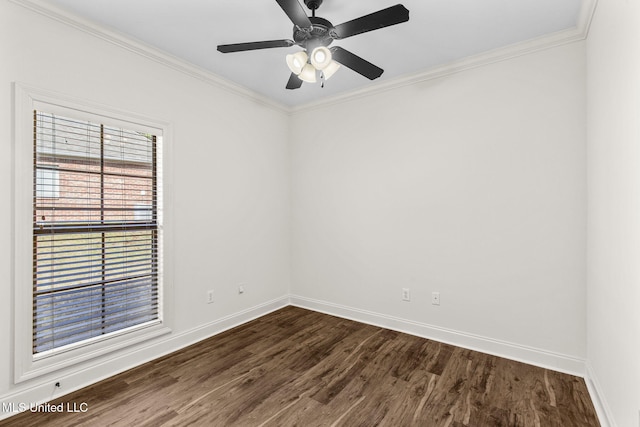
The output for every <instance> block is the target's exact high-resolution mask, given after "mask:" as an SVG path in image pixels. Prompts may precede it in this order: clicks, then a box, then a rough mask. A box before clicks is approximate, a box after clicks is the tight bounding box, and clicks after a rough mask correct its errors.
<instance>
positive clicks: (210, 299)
mask: <svg viewBox="0 0 640 427" xmlns="http://www.w3.org/2000/svg"><path fill="white" fill-rule="evenodd" d="M212 302H213V289H209V290H208V291H207V304H211V303H212Z"/></svg>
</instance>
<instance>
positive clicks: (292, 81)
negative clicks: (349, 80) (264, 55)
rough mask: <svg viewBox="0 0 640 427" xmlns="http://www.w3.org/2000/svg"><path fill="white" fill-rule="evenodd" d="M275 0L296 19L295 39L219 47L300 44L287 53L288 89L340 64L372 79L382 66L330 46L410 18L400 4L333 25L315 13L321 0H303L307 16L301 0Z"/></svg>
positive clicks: (221, 47)
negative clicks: (297, 49) (289, 74)
mask: <svg viewBox="0 0 640 427" xmlns="http://www.w3.org/2000/svg"><path fill="white" fill-rule="evenodd" d="M276 2H277V3H278V5H280V7H281V8H282V10H283V11H284V12H285V13H286V14H287V16H288V17H289V19H290V20H291V22H293V40H268V41H262V42H249V43H236V44H227V45H218V51H219V52H222V53H231V52H243V51H248V50H257V49H269V48H276V47H291V46H294V45H295V46H300V47H301V48H302V49H303V50H302V51H299V52H296V53H294V54H289V55H287V56H286V62H287V66H288V67H289V69H290V70H291V76H290V77H289V82H288V83H287V86H286V88H287V89H298V88H300V86H302V82H303V81H304V82H308V83H315V82H316V81H317V79H316V73H317V71H320V72H321V77H322V78H323V80H328V79H329V78H330V77H331V76H333V75H334V74H335V72H336V71H337V70H338V69H339V68H340V64H342V65H344V66H345V67H347V68H350V69H351V70H353V71H355V72H356V73H358V74H360V75H362V76H364V77H366V78H368V79H370V80H373V79H376V78H378V77H380V76H381V75H382V73H383V72H384V70H383V69H382V68H379V67H377V66H375V65H373V64H372V63H370V62H368V61H366V60H364V59H362V58H360V57H359V56H357V55H355V54H353V53H351V52H349V51H348V50H346V49H343V48H341V47H337V46H334V47H332V48H329V47H328V46H329V45H330V44H331V43H332V42H333V41H334V40H342V39H345V38H347V37H351V36H355V35H358V34H362V33H366V32H369V31H373V30H378V29H380V28H385V27H389V26H391V25H396V24H400V23H403V22H407V21H408V20H409V10H407V8H406V7H404V6H403V5H401V4H397V5H395V6H391V7H388V8H386V9H382V10H379V11H377V12H374V13H371V14H369V15H365V16H361V17H360V18H356V19H354V20H351V21H348V22H344V23H342V24H340V25H335V26H334V25H333V24H332V23H331V22H329V21H328V20H326V19H324V18H320V17H317V16H316V9H318V8H319V7H320V5H321V4H322V0H304V3H305V5H306V6H307V7H308V8H309V9H310V10H311V16H307V13H306V12H305V10H304V8H303V7H302V5H301V4H300V3H299V1H298V0H276ZM309 52H311V53H310V54H309ZM323 85H324V83H323Z"/></svg>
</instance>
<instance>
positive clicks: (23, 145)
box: [12, 83, 173, 383]
mask: <svg viewBox="0 0 640 427" xmlns="http://www.w3.org/2000/svg"><path fill="white" fill-rule="evenodd" d="M14 91H15V92H14V94H15V115H14V118H15V126H14V138H13V141H14V164H13V176H14V193H13V196H14V201H13V202H14V203H13V206H14V233H13V236H12V238H13V247H14V253H13V256H14V260H13V265H14V274H13V283H14V300H15V301H14V302H15V304H14V328H13V333H14V351H15V357H14V365H15V366H14V382H15V383H20V382H23V381H26V380H29V379H32V378H36V377H38V376H41V375H44V374H47V373H51V372H54V371H57V370H60V369H63V368H67V367H70V366H73V365H78V364H79V363H82V362H86V361H89V360H91V359H94V358H97V357H100V356H104V355H106V354H108V353H113V352H116V351H119V350H123V349H126V348H130V347H131V346H135V345H138V344H141V343H143V342H145V341H147V340H150V339H154V338H158V337H160V336H163V335H165V334H168V333H170V332H171V330H172V327H171V326H172V324H173V321H172V309H171V304H170V302H171V301H173V281H172V280H171V277H172V271H173V269H172V264H171V259H172V258H173V257H172V256H171V252H172V250H171V248H172V245H171V243H170V242H171V235H172V233H171V226H170V224H171V221H170V219H171V218H170V213H171V212H170V210H169V209H165V207H166V206H172V205H171V203H170V197H171V194H170V192H169V191H168V190H169V189H170V187H171V186H170V185H169V183H170V178H171V167H170V166H171V165H170V162H168V159H170V158H171V156H170V147H171V138H170V136H171V126H170V124H169V123H167V122H164V121H160V120H157V119H151V118H149V117H145V116H141V115H139V114H135V113H130V112H126V111H123V110H118V109H114V108H111V107H106V106H103V105H98V104H94V103H91V102H88V101H83V100H78V99H75V98H71V97H67V96H63V95H60V94H56V93H53V92H50V91H45V90H41V89H37V88H33V87H29V86H26V85H23V84H20V83H15V84H14ZM34 110H38V111H44V112H48V113H53V114H59V115H63V116H67V117H73V118H75V119H78V120H87V121H92V122H97V123H104V124H105V125H109V126H114V127H121V128H127V129H132V130H136V131H140V132H145V133H150V134H155V135H158V137H159V138H160V141H159V143H158V147H159V150H158V160H157V166H158V169H159V173H158V190H159V193H160V195H159V197H158V232H159V235H160V237H159V254H158V261H159V267H160V271H159V273H158V275H159V277H158V288H159V306H158V310H159V314H158V316H159V320H160V321H159V322H157V324H154V325H151V326H149V325H142V326H140V327H132V328H128V329H125V330H123V331H119V332H114V333H112V334H109V335H108V336H101V337H96V338H92V339H88V340H85V341H82V342H80V343H77V344H76V345H72V346H68V347H63V348H60V349H59V350H58V351H56V350H55V349H54V350H52V351H51V352H50V353H48V354H47V357H44V358H43V357H38V355H37V354H34V353H33V246H32V238H33V188H34V181H33V180H34V176H35V171H34V164H33V143H34V132H35V129H34V125H33V111H34Z"/></svg>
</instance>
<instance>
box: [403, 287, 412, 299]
mask: <svg viewBox="0 0 640 427" xmlns="http://www.w3.org/2000/svg"><path fill="white" fill-rule="evenodd" d="M402 301H411V291H410V290H409V288H402Z"/></svg>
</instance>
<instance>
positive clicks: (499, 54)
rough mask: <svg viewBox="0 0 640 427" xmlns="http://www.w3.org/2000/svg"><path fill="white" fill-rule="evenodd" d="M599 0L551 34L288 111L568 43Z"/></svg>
mask: <svg viewBox="0 0 640 427" xmlns="http://www.w3.org/2000/svg"><path fill="white" fill-rule="evenodd" d="M597 1H598V0H582V6H581V8H580V14H579V16H578V19H577V22H576V25H575V27H573V28H570V29H567V30H563V31H558V32H556V33H552V34H546V35H544V36H541V37H537V38H534V39H530V40H525V41H523V42H519V43H515V44H512V45H508V46H505V47H501V48H497V49H494V50H490V51H487V52H483V53H481V54H478V55H474V56H470V57H467V58H463V59H461V60H458V61H452V62H449V63H446V64H443V65H439V66H437V67H433V68H430V69H428V70H424V71H419V72H417V73H412V74H407V75H404V76H400V77H397V78H394V79H392V80H388V81H385V82H379V83H372V84H370V85H368V86H367V87H365V88H363V89H358V90H355V91H351V92H348V93H343V94H340V95H337V96H334V97H331V98H325V99H322V100H319V101H317V102H311V103H307V104H304V105H300V106H297V107H292V108H291V109H290V110H291V114H295V113H300V112H306V111H310V110H315V109H318V108H324V107H328V106H332V105H336V104H340V103H343V102H348V101H352V100H355V99H359V98H363V97H366V96H370V95H375V94H378V93H382V92H386V91H389V90H394V89H398V88H401V87H404V86H410V85H413V84H417V83H421V82H424V81H427V80H433V79H437V78H442V77H446V76H449V75H453V74H456V73H459V72H462V71H466V70H470V69H473V68H478V67H483V66H485V65H490V64H495V63H498V62H502V61H506V60H509V59H512V58H516V57H519V56H524V55H528V54H531V53H535V52H539V51H543V50H547V49H552V48H555V47H559V46H563V45H566V44H570V43H575V42H579V41H582V40H585V39H586V38H587V36H588V34H589V28H590V26H591V21H592V19H593V15H594V13H595V9H596V5H597Z"/></svg>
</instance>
